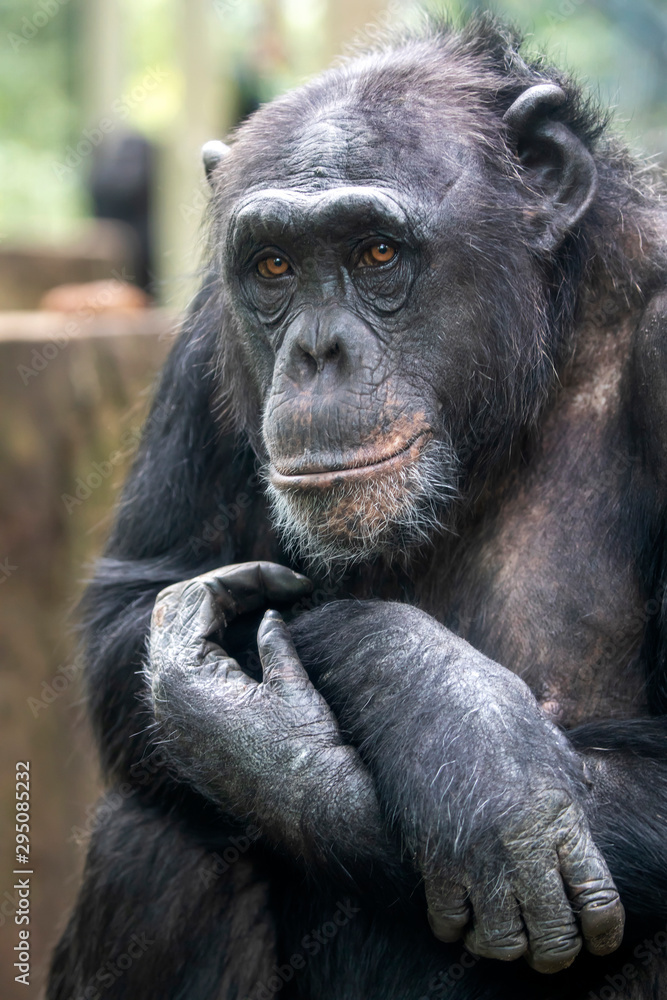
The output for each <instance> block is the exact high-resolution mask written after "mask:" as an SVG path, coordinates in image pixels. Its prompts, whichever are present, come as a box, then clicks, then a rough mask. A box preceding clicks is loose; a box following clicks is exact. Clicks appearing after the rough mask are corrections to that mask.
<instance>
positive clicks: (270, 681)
mask: <svg viewBox="0 0 667 1000" xmlns="http://www.w3.org/2000/svg"><path fill="white" fill-rule="evenodd" d="M257 648H258V650H259V658H260V660H261V662H262V671H263V674H264V684H266V685H267V686H270V687H272V688H273V689H274V690H277V691H279V692H280V693H281V694H283V695H288V694H290V693H293V692H294V691H295V690H298V691H302V690H303V689H304V687H305V686H306V685H308V686H309V685H310V678H309V677H308V674H307V673H306V671H305V670H304V668H303V666H302V665H301V660H300V659H299V655H298V653H297V651H296V649H295V648H294V643H293V642H292V637H291V635H290V634H289V631H288V628H287V626H286V625H285V622H284V621H283V619H282V618H281V616H280V615H279V614H278V612H277V611H267V612H266V614H265V615H264V618H263V619H262V623H261V625H260V626H259V630H258V632H257Z"/></svg>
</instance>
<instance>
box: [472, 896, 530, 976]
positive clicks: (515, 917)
mask: <svg viewBox="0 0 667 1000" xmlns="http://www.w3.org/2000/svg"><path fill="white" fill-rule="evenodd" d="M468 892H469V896H470V902H471V904H472V910H473V914H474V915H473V926H472V928H471V930H469V931H468V932H467V934H466V935H465V937H464V943H465V946H466V948H467V949H468V951H471V952H472V953H473V955H479V956H480V957H481V958H497V959H500V961H502V962H513V961H514V960H515V959H517V958H520V957H521V956H522V955H524V954H525V953H526V951H527V950H528V941H527V938H526V934H525V931H524V927H523V923H522V921H521V913H520V911H519V904H518V903H517V901H516V899H515V897H514V894H513V892H512V889H511V887H510V886H509V884H508V883H507V882H505V881H503V882H501V883H500V884H498V883H496V884H494V883H493V882H492V881H487V880H485V881H484V882H483V883H476V884H475V885H471V886H470V887H469V890H468Z"/></svg>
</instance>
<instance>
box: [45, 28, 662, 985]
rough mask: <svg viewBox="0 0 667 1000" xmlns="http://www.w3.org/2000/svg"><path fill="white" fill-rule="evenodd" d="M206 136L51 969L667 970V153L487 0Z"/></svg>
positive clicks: (313, 975) (184, 974)
mask: <svg viewBox="0 0 667 1000" xmlns="http://www.w3.org/2000/svg"><path fill="white" fill-rule="evenodd" d="M205 163H206V166H207V170H208V172H209V174H210V180H211V183H212V189H213V192H212V199H211V227H210V247H209V249H210V253H209V255H208V264H207V268H206V272H205V279H204V282H203V287H202V291H201V293H200V295H199V297H198V298H197V300H196V302H195V303H194V306H193V308H192V310H191V313H190V315H189V318H188V319H187V321H186V322H185V326H184V329H183V331H182V333H181V335H180V337H179V339H178V341H177V343H176V345H175V347H174V349H173V352H172V354H171V357H170V359H169V361H168V363H167V365H166V368H165V371H164V374H163V376H162V380H161V382H160V385H159V388H158V390H157V394H156V399H155V403H154V406H153V410H152V413H151V415H150V417H149V419H148V423H147V427H146V431H145V434H144V439H143V444H142V448H141V451H140V454H139V457H138V459H137V462H136V465H135V468H134V470H133V472H132V473H131V475H130V479H129V482H128V484H127V487H126V489H125V492H124V495H123V498H122V502H121V505H120V510H119V513H118V518H117V522H116V526H115V529H114V531H113V534H112V537H111V540H110V543H109V548H108V552H107V555H106V557H105V558H104V559H103V560H102V562H101V564H100V566H99V569H98V573H97V576H96V578H95V580H94V582H93V583H92V585H91V587H90V589H89V591H88V595H87V598H86V602H85V624H86V629H87V644H88V663H89V666H88V692H89V699H90V706H91V713H92V719H93V722H94V726H95V729H96V732H97V736H98V740H99V745H100V752H101V756H102V761H103V765H104V769H105V772H106V774H107V776H108V781H109V794H108V797H107V799H106V800H105V801H104V803H103V805H102V806H101V808H100V812H99V816H98V820H97V823H96V824H95V829H94V830H93V833H92V837H91V843H90V847H89V852H88V859H87V865H86V870H85V875H84V880H83V887H82V889H81V893H80V897H79V901H78V903H77V905H76V908H75V910H74V913H73V915H72V917H71V919H70V922H69V926H68V928H67V930H66V931H65V933H64V936H63V938H62V940H61V942H60V944H59V946H58V948H57V951H56V954H55V958H54V964H53V969H52V975H51V985H50V992H49V997H50V998H52V1000H53V998H58V1000H64V998H69V997H75V998H78V997H84V996H85V997H127V998H133V1000H143V998H154V997H160V998H162V997H165V998H166V997H169V998H171V1000H185V998H188V1000H195V998H196V1000H209V998H210V1000H213V998H225V1000H232V998H237V1000H241V998H244V1000H266V998H272V997H279V998H283V1000H287V998H300V1000H327V998H331V1000H362V998H363V1000H369V998H377V1000H423V998H425V997H426V998H429V1000H435V998H440V997H444V998H448V1000H473V998H475V1000H487V998H508V1000H509V998H511V1000H534V998H547V1000H559V998H560V1000H562V998H568V1000H590V998H599V1000H609V998H611V997H626V998H633V1000H638V998H649V997H650V998H658V997H664V996H667V962H666V960H665V953H666V950H667V933H666V932H665V922H666V921H667V825H666V821H667V725H666V722H665V715H664V713H665V710H666V709H667V596H666V591H665V582H666V580H667V544H666V541H667V534H666V530H665V529H666V525H667V520H666V516H665V515H666V507H667V336H666V333H665V319H664V316H665V310H666V307H667V299H666V298H665V297H664V292H663V291H662V288H663V285H664V282H665V275H666V273H667V261H666V256H665V236H666V229H665V212H664V203H663V205H661V202H660V196H661V193H662V191H663V190H664V189H662V188H661V186H660V184H661V182H660V180H659V179H656V178H655V177H653V176H652V175H651V173H650V172H649V171H647V169H646V167H645V166H644V165H642V164H641V163H638V162H637V161H636V160H635V159H633V157H632V156H631V155H630V154H629V153H628V152H627V151H626V150H625V149H624V147H623V146H622V144H621V143H620V142H618V141H616V140H615V139H613V138H612V137H610V135H609V130H608V128H607V119H606V117H605V115H604V114H602V113H601V112H600V111H599V109H598V108H597V107H596V106H595V105H594V104H593V103H592V102H591V101H590V100H589V99H587V98H586V97H584V96H582V93H581V91H580V89H579V88H578V87H577V85H576V84H575V83H574V82H573V81H572V80H571V79H570V78H569V77H568V76H566V75H565V74H563V73H561V72H559V71H558V70H556V69H554V68H552V67H551V66H549V65H548V64H547V63H546V62H545V61H544V60H542V59H538V58H528V57H525V56H523V55H522V54H521V51H520V39H519V37H518V35H517V34H516V33H515V32H514V30H513V29H510V28H507V27H505V26H503V25H502V24H501V23H500V22H498V21H496V20H495V19H493V18H491V17H488V16H483V17H478V18H475V19H473V20H472V21H470V22H468V23H467V25H466V26H464V27H463V28H460V29H457V30H454V29H452V28H451V27H449V26H448V25H447V24H445V23H441V22H440V21H439V20H437V19H434V20H432V21H430V22H429V23H428V24H427V26H426V27H425V28H423V29H420V30H419V31H417V32H414V33H412V34H411V33H407V34H403V35H401V36H400V37H395V38H394V39H393V40H390V41H383V42H378V43H377V44H376V45H375V47H373V48H371V50H369V51H367V52H366V53H365V54H361V55H357V56H355V57H354V58H351V59H350V60H348V61H347V62H344V63H342V64H341V65H340V67H338V68H336V69H333V70H331V71H329V72H327V73H325V74H324V75H322V76H320V77H318V78H317V79H315V80H314V81H312V82H310V83H308V84H306V85H305V86H303V87H300V88H299V89H297V90H295V91H294V92H292V93H289V94H287V95H285V96H283V97H281V98H279V99H278V100H276V101H274V102H272V103H271V104H268V105H266V106H264V107H262V108H261V109H260V110H259V111H258V112H257V113H256V114H255V115H254V116H252V117H251V118H250V119H249V120H248V121H247V122H245V123H244V124H243V125H242V126H241V127H240V128H239V129H238V131H237V132H236V133H235V135H234V137H233V140H232V141H231V144H230V146H229V147H226V146H223V145H222V143H213V144H211V145H208V146H207V147H205ZM309 581H312V586H314V587H315V590H314V592H312V593H311V592H310V587H311V582H309ZM280 607H282V609H283V612H284V613H283V614H282V615H281V614H280V612H279V610H277V608H280ZM267 608H268V610H266V609H267ZM263 611H266V613H265V614H264V616H263V617H262V612H263ZM260 619H261V621H260ZM255 637H256V644H255ZM258 654H259V655H258ZM499 960H500V961H499ZM545 973H555V975H545Z"/></svg>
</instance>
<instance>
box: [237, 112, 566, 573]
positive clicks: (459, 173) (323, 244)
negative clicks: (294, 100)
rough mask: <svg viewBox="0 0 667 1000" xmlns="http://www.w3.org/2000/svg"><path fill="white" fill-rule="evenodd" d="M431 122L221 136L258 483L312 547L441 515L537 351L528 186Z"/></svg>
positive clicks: (335, 547) (339, 549)
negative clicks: (261, 136) (257, 426)
mask: <svg viewBox="0 0 667 1000" xmlns="http://www.w3.org/2000/svg"><path fill="white" fill-rule="evenodd" d="M403 114H405V113H403ZM394 127H395V128H396V126H394ZM498 128H499V130H500V129H501V124H500V122H499V124H498ZM407 131H408V129H407V124H406V125H405V132H406V133H407ZM432 132H433V130H431V133H429V134H428V135H427V136H426V138H425V139H424V140H423V141H421V140H419V139H418V138H417V139H415V141H414V143H413V146H412V148H407V147H406V145H405V143H404V142H403V143H401V144H399V143H398V142H396V141H387V142H386V143H385V144H384V145H383V144H382V142H381V141H380V139H381V132H380V130H379V128H378V127H377V125H373V124H372V123H371V124H369V121H368V119H367V118H365V119H364V118H363V116H358V117H357V121H356V122H355V120H354V115H352V116H351V118H350V121H349V122H342V121H341V119H340V115H337V114H334V113H332V114H331V116H330V118H329V119H328V120H323V119H321V118H320V120H318V121H317V122H314V123H310V124H308V125H307V126H304V125H303V123H301V124H300V125H299V127H292V129H291V131H290V130H286V131H285V134H284V136H283V137H282V138H281V140H280V143H279V148H277V149H274V155H273V156H270V155H269V154H268V153H267V149H266V148H265V147H260V148H257V138H256V136H255V138H254V145H253V143H252V141H250V142H248V143H246V146H245V147H244V144H243V141H241V142H240V143H239V144H238V146H237V147H236V149H235V151H234V152H233V153H232V159H236V160H237V164H236V173H237V176H238V174H239V162H240V158H241V156H243V157H244V158H243V174H244V185H243V188H242V189H240V190H238V193H237V195H236V197H235V199H234V200H233V201H232V202H231V204H230V203H228V204H227V206H226V209H225V212H224V221H223V229H222V232H223V236H222V240H221V242H222V246H223V251H222V266H223V270H224V274H225V284H226V287H227V289H228V299H229V305H230V308H231V311H232V313H233V314H234V316H235V317H236V320H237V326H238V328H239V330H240V336H241V340H242V346H243V351H244V353H245V356H246V359H247V361H248V367H249V369H250V371H251V372H252V373H253V378H254V382H255V386H256V389H257V392H258V395H259V398H260V400H261V408H262V436H263V445H264V450H265V455H266V458H267V479H268V490H269V494H270V497H271V500H272V503H273V508H274V513H275V516H276V519H277V522H278V525H279V527H280V528H281V529H282V530H283V531H284V532H285V535H286V537H287V540H288V542H291V543H293V544H295V545H296V546H297V547H298V548H299V549H300V550H301V551H302V553H304V554H305V555H307V556H310V557H311V558H313V559H316V560H317V561H318V563H320V564H321V563H322V562H323V561H325V562H327V561H328V562H330V561H331V560H344V561H350V560H355V559H359V558H364V557H367V556H369V555H373V554H376V553H378V552H386V551H394V550H397V549H398V550H405V549H408V548H410V547H411V546H413V545H414V544H415V543H418V542H419V541H420V540H423V539H424V538H426V537H427V536H428V535H429V534H430V533H431V532H432V529H433V528H434V527H435V526H437V525H439V524H442V523H443V521H444V520H446V518H447V516H448V510H449V508H450V507H451V506H452V501H453V500H454V498H455V497H456V496H457V493H458V492H459V488H460V480H461V477H462V475H464V473H465V469H466V465H467V463H469V460H470V459H471V456H474V453H475V449H476V448H477V447H481V448H482V449H483V448H487V449H489V448H493V446H494V442H493V441H490V440H485V436H486V437H488V435H489V434H490V433H491V432H490V431H489V430H488V427H489V425H492V426H495V427H496V428H497V426H498V421H499V420H500V423H501V424H502V422H503V421H506V422H508V423H512V422H514V423H516V422H517V420H520V419H523V418H524V417H525V414H526V412H527V411H528V410H529V409H530V406H531V405H532V403H531V394H532V395H535V392H536V391H537V390H536V389H535V384H536V380H535V372H536V371H537V370H538V369H539V368H540V365H541V366H542V367H544V366H545V363H547V364H548V358H547V359H546V362H545V354H546V352H545V351H544V347H543V344H544V338H543V337H542V335H541V323H542V322H543V320H542V319H541V317H542V316H543V313H544V309H543V300H544V293H543V288H542V279H541V277H540V275H539V270H538V268H537V267H536V263H535V257H534V250H535V245H536V242H537V237H536V234H537V232H538V229H539V226H538V223H536V218H537V219H539V217H540V212H539V211H536V209H535V204H534V202H535V195H534V193H533V192H530V193H529V189H528V188H526V187H525V185H522V184H521V183H520V182H519V181H518V180H517V177H516V175H515V176H512V175H511V172H510V171H508V170H507V165H506V163H505V162H503V163H496V164H494V163H490V162H489V158H488V156H485V155H484V149H483V147H482V145H481V144H480V145H479V148H478V147H477V146H476V145H475V141H474V138H471V137H470V136H469V135H464V136H463V137H461V136H457V135H456V134H455V133H454V132H452V131H450V132H449V133H447V131H444V130H439V131H438V133H437V142H435V143H434V140H433V134H432ZM398 133H400V125H399V127H398V132H397V134H398ZM401 134H402V133H401ZM399 146H400V148H398V147H399ZM237 189H238V180H237ZM538 208H539V206H538ZM471 435H472V441H473V443H472V444H471ZM475 442H476V443H475Z"/></svg>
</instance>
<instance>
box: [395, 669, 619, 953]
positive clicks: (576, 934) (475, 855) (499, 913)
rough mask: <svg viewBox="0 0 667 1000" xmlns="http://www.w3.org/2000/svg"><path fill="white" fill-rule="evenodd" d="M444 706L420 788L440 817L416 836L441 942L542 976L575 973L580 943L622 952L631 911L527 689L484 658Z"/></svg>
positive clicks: (570, 766) (558, 741)
mask: <svg viewBox="0 0 667 1000" xmlns="http://www.w3.org/2000/svg"><path fill="white" fill-rule="evenodd" d="M446 701H447V703H448V704H447V722H448V725H449V726H450V727H451V728H450V729H449V731H448V732H447V733H446V734H445V733H444V732H443V730H442V729H441V730H440V732H439V733H435V734H432V736H431V738H430V739H429V738H428V737H427V739H426V740H425V744H426V746H427V747H428V749H426V748H425V746H424V745H422V747H421V748H420V757H421V760H422V762H423V763H422V767H421V768H420V772H421V775H422V782H421V786H420V787H419V788H414V789H413V794H415V795H418V796H419V795H421V796H422V797H423V799H424V802H425V803H430V808H431V816H430V818H428V806H425V807H424V808H425V814H424V817H425V818H424V819H423V820H421V822H418V824H417V825H416V826H415V827H414V828H413V830H412V831H411V832H412V836H413V843H414V846H415V853H416V856H417V859H418V863H419V866H420V868H421V870H422V873H423V875H424V882H425V888H426V898H427V903H428V908H429V922H430V924H431V927H432V930H433V932H434V934H435V935H436V937H438V938H439V939H440V940H442V941H454V940H456V939H457V938H459V937H461V936H463V937H464V940H465V944H466V947H467V948H468V949H469V950H470V951H472V952H473V953H475V954H478V955H481V956H485V957H489V958H499V959H506V960H511V959H514V958H517V957H519V956H521V955H525V957H526V958H527V960H528V961H529V963H530V964H531V965H532V966H533V967H534V968H535V969H537V970H538V971H541V972H556V971H558V970H559V969H562V968H565V967H566V966H567V965H569V964H570V963H571V962H572V961H573V960H574V958H575V957H576V955H577V953H578V952H579V950H580V948H581V944H582V935H583V938H584V940H585V942H586V946H587V948H588V950H589V951H591V952H593V953H594V954H597V955H604V954H607V953H608V952H611V951H613V950H614V949H615V948H617V947H618V946H619V944H620V943H621V939H622V935H623V907H622V906H621V903H620V900H619V896H618V892H617V890H616V887H615V886H614V883H613V881H612V878H611V875H610V873H609V870H608V868H607V865H606V863H605V861H604V859H603V857H602V855H601V854H600V852H599V851H598V849H597V848H596V846H595V844H594V843H593V840H592V837H591V833H590V830H589V826H588V822H587V819H586V815H585V812H584V808H583V802H584V800H585V783H584V780H583V779H584V775H583V768H582V765H581V762H580V760H579V758H578V756H577V754H576V753H575V752H574V751H573V750H572V748H571V747H570V746H569V744H568V742H567V740H566V738H565V737H564V736H563V734H561V733H560V732H559V731H558V730H557V729H556V728H555V727H554V726H553V725H552V724H551V723H550V722H549V721H548V720H547V719H546V718H545V717H544V716H543V714H542V713H541V711H540V709H539V707H538V705H537V703H536V701H535V698H534V697H533V695H532V693H531V692H530V690H529V689H528V687H527V686H526V685H525V684H524V683H523V681H521V680H520V679H519V678H518V677H516V676H515V675H514V674H512V673H510V672H509V671H507V670H505V669H504V668H503V667H500V666H499V665H498V664H495V663H493V662H492V661H488V660H486V659H485V658H483V657H481V656H479V654H476V656H475V657H474V658H472V662H471V658H469V657H468V658H467V662H466V661H464V662H462V663H461V667H460V674H459V676H458V678H457V679H456V680H455V681H454V682H453V683H452V680H451V679H448V683H447V698H446ZM443 735H444V737H445V738H444V740H443V739H442V736H443ZM439 747H440V748H441V751H440V752H438V748H439ZM466 748H467V750H466ZM467 751H468V752H469V751H471V752H472V755H473V756H472V759H471V758H470V756H468V752H467ZM443 810H444V819H443V818H440V816H439V814H440V813H442V811H443Z"/></svg>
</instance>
